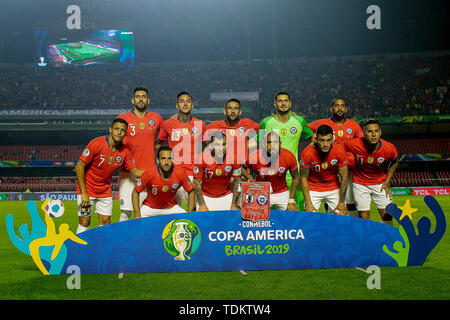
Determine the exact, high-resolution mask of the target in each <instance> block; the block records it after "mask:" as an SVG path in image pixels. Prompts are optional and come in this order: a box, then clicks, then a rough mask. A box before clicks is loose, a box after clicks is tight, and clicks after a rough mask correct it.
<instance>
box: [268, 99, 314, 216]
mask: <svg viewBox="0 0 450 320" xmlns="http://www.w3.org/2000/svg"><path fill="white" fill-rule="evenodd" d="M274 106H275V109H276V113H275V114H274V115H272V116H269V117H266V118H264V119H263V120H262V122H261V125H260V130H265V131H266V132H270V131H272V130H275V131H276V133H278V135H279V136H280V139H281V144H282V145H283V148H285V149H287V150H289V151H290V152H292V154H293V155H294V156H295V159H296V161H297V163H298V157H299V153H298V144H299V141H300V138H303V139H310V138H311V137H312V136H313V132H312V131H311V129H310V128H309V127H308V125H307V123H306V121H305V119H304V118H303V117H302V116H300V115H294V114H292V113H291V106H292V103H291V97H290V96H289V94H288V93H287V92H278V93H277V95H276V96H275V102H274ZM292 179H293V177H292V175H291V174H290V173H287V174H286V182H287V186H288V188H289V189H291V185H292ZM295 202H296V203H297V206H298V207H299V208H303V193H302V191H301V190H300V189H299V190H297V193H296V194H295Z"/></svg>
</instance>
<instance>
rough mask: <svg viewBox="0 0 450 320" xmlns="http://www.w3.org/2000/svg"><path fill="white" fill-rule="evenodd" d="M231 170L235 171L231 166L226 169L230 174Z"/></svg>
mask: <svg viewBox="0 0 450 320" xmlns="http://www.w3.org/2000/svg"><path fill="white" fill-rule="evenodd" d="M231 169H233V168H232V167H231V166H226V167H225V172H230V171H231Z"/></svg>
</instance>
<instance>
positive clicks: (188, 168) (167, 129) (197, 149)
mask: <svg viewBox="0 0 450 320" xmlns="http://www.w3.org/2000/svg"><path fill="white" fill-rule="evenodd" d="M176 107H177V110H178V117H176V118H174V117H172V118H170V119H167V120H165V121H164V122H163V123H162V125H161V129H160V131H159V135H158V139H157V140H156V146H155V148H156V149H158V148H159V147H160V146H161V145H162V143H163V142H164V141H165V140H168V142H169V147H170V148H171V149H172V151H173V156H174V158H173V161H174V166H175V167H176V166H180V167H181V168H183V169H184V170H185V172H186V173H187V175H188V177H189V179H190V180H191V181H193V175H194V174H193V169H194V163H199V162H201V150H202V137H203V133H204V132H205V130H206V124H205V123H204V122H203V121H202V120H199V119H197V118H195V117H193V116H192V114H191V112H192V109H193V108H194V101H193V100H192V96H191V94H190V93H188V92H185V91H183V92H180V93H179V94H178V95H177V104H176ZM187 196H188V195H187V193H186V190H184V188H180V189H179V190H178V194H177V200H178V201H179V203H181V202H182V201H183V200H185V201H187V200H188V199H187Z"/></svg>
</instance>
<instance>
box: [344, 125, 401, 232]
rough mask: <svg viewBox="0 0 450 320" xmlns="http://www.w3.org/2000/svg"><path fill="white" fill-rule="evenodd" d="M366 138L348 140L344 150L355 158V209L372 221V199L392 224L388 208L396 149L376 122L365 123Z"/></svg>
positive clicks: (396, 159) (395, 164) (386, 221)
mask: <svg viewBox="0 0 450 320" xmlns="http://www.w3.org/2000/svg"><path fill="white" fill-rule="evenodd" d="M363 135H364V137H362V138H354V139H349V140H347V141H345V147H346V148H347V150H348V151H350V152H351V153H353V155H354V156H355V169H354V170H353V193H354V195H355V202H356V207H357V209H358V212H359V216H360V217H361V218H364V219H370V202H371V200H373V202H374V203H375V206H376V207H377V209H378V212H379V213H380V216H381V219H382V220H383V222H384V223H386V224H389V225H392V217H391V216H390V215H389V214H387V213H386V210H385V208H386V206H387V205H388V204H389V203H391V202H392V199H391V187H390V181H391V179H392V176H393V175H394V173H395V170H396V169H397V166H398V153H397V148H395V146H394V145H393V144H392V143H390V142H387V141H386V140H383V139H381V128H380V125H379V123H378V121H377V120H368V121H366V123H365V124H364V130H363ZM386 172H387V173H386Z"/></svg>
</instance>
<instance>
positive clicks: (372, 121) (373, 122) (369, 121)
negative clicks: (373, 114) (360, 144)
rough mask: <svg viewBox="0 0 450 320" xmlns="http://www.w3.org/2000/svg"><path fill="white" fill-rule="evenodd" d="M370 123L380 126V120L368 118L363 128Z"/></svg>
mask: <svg viewBox="0 0 450 320" xmlns="http://www.w3.org/2000/svg"><path fill="white" fill-rule="evenodd" d="M369 124H377V125H378V126H380V123H379V122H378V120H377V119H368V120H366V122H364V124H363V130H365V129H366V127H367V126H368V125H369Z"/></svg>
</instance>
